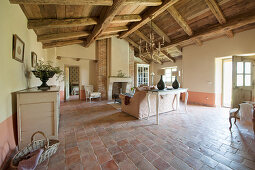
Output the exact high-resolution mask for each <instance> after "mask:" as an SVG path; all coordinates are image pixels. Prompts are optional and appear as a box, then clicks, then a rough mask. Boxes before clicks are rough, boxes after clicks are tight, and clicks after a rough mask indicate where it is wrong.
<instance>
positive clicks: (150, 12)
mask: <svg viewBox="0 0 255 170" xmlns="http://www.w3.org/2000/svg"><path fill="white" fill-rule="evenodd" d="M178 1H179V0H165V1H164V2H163V3H162V4H161V5H160V6H158V7H151V8H149V9H147V10H146V11H145V12H144V13H143V15H142V16H141V17H142V20H141V21H139V22H136V23H133V24H131V25H130V27H129V30H128V31H125V32H123V33H121V34H120V38H125V37H127V36H129V35H130V34H132V33H133V32H135V31H136V30H138V29H139V28H141V27H142V26H144V25H145V24H147V23H148V22H149V21H150V20H151V19H153V18H155V17H157V16H158V15H160V14H161V13H162V12H164V11H165V10H166V9H167V8H168V7H170V6H171V5H173V4H175V3H176V2H178Z"/></svg>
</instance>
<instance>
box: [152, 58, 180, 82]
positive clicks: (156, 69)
mask: <svg viewBox="0 0 255 170" xmlns="http://www.w3.org/2000/svg"><path fill="white" fill-rule="evenodd" d="M175 66H176V67H177V71H180V72H181V76H178V77H177V80H178V81H179V83H180V85H181V86H182V59H177V60H176V62H175V63H173V62H165V63H163V64H162V65H161V64H155V63H152V64H150V73H152V72H154V73H155V76H154V80H153V82H154V85H157V83H158V82H159V80H160V77H161V76H160V75H159V74H158V72H159V70H161V69H163V68H167V67H175ZM150 81H151V76H150ZM167 85H168V86H169V85H171V84H169V83H167Z"/></svg>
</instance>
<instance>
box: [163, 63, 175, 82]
mask: <svg viewBox="0 0 255 170" xmlns="http://www.w3.org/2000/svg"><path fill="white" fill-rule="evenodd" d="M173 72H177V67H169V68H166V69H165V75H164V76H163V81H164V82H168V83H173V82H174V80H175V75H174V74H173Z"/></svg>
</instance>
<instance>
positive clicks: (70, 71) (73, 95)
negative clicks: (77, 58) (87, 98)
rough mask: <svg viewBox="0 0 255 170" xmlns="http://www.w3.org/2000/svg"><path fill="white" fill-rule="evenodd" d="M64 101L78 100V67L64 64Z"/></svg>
mask: <svg viewBox="0 0 255 170" xmlns="http://www.w3.org/2000/svg"><path fill="white" fill-rule="evenodd" d="M64 91H65V101H68V100H80V67H79V66H65V88H64Z"/></svg>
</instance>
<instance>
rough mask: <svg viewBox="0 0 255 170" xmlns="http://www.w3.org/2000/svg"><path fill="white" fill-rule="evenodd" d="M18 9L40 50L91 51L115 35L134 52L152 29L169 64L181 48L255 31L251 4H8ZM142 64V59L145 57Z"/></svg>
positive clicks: (105, 0)
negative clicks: (95, 44)
mask: <svg viewBox="0 0 255 170" xmlns="http://www.w3.org/2000/svg"><path fill="white" fill-rule="evenodd" d="M10 2H11V3H13V4H20V7H21V8H22V10H23V12H24V13H25V15H26V17H27V18H28V28H29V29H34V30H35V32H36V34H37V37H38V41H40V42H42V43H43V47H44V48H51V47H60V46H65V45H70V44H82V45H83V46H85V47H86V46H89V45H90V44H91V43H92V42H94V41H95V40H99V39H104V38H109V37H112V36H116V37H119V38H123V39H125V40H127V41H128V42H129V43H130V44H131V45H132V46H134V48H135V51H136V52H137V51H138V44H139V41H140V39H141V40H142V41H147V40H148V35H149V32H150V25H149V24H148V23H149V22H150V20H151V19H152V29H153V32H154V35H155V39H156V41H159V40H160V41H161V40H162V37H164V38H165V41H166V43H165V45H164V47H163V48H162V51H161V52H162V57H160V58H159V59H157V60H156V61H155V62H159V63H162V62H165V61H173V62H174V60H175V57H178V56H181V51H182V47H184V46H187V45H191V44H194V43H195V44H197V45H199V46H201V45H202V44H203V41H207V40H210V39H213V38H218V37H220V36H227V37H229V38H232V37H233V36H234V34H235V33H237V32H241V31H244V30H248V29H253V28H254V27H255V1H254V0H162V1H161V0H10ZM143 60H146V58H143Z"/></svg>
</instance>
